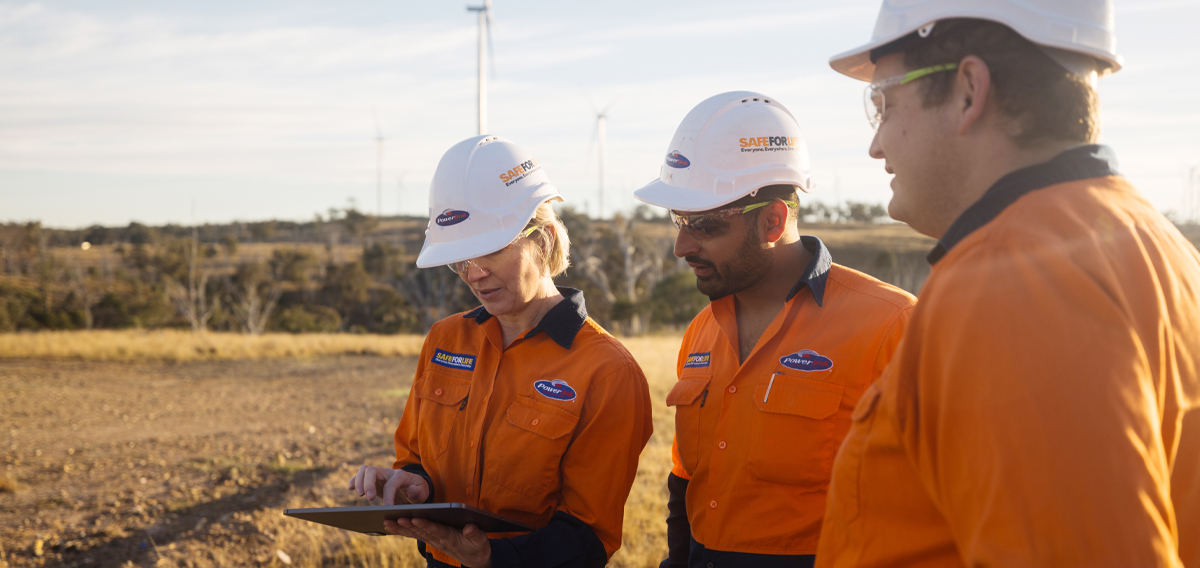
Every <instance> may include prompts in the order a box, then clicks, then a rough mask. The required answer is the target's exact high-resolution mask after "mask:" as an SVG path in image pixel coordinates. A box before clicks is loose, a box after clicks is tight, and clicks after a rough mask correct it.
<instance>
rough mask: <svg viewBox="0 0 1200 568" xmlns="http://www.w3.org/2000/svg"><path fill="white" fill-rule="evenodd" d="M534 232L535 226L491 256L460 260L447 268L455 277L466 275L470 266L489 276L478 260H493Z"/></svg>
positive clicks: (488, 272)
mask: <svg viewBox="0 0 1200 568" xmlns="http://www.w3.org/2000/svg"><path fill="white" fill-rule="evenodd" d="M536 230H538V228H537V227H536V226H534V227H530V228H528V229H525V230H524V231H521V233H520V234H518V235H517V236H516V237H514V238H513V240H512V242H511V243H508V244H507V245H504V248H502V249H500V250H498V251H496V252H493V253H491V254H485V255H483V256H481V257H479V258H473V259H471V260H460V261H458V262H454V263H450V264H449V265H447V266H449V267H450V270H452V271H454V273H455V274H457V275H459V276H465V275H466V274H467V271H468V270H470V269H471V267H472V266H474V267H475V268H478V269H480V270H482V271H483V272H484V276H487V275H488V274H491V273H492V271H491V270H488V269H486V268H484V267H482V266H480V265H479V260H480V259H483V258H495V257H496V256H497V255H499V254H500V253H502V252H504V251H506V250H508V249H510V248H512V246H513V245H515V244H517V241H519V240H521V239H523V238H525V237H528V236H529V235H532V234H533V232H534V231H536Z"/></svg>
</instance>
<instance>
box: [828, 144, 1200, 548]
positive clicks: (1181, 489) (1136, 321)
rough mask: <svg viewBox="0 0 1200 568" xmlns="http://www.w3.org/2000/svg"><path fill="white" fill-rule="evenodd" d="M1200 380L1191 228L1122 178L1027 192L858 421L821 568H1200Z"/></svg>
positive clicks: (936, 273) (945, 274)
mask: <svg viewBox="0 0 1200 568" xmlns="http://www.w3.org/2000/svg"><path fill="white" fill-rule="evenodd" d="M1090 148H1092V149H1094V148H1098V147H1090ZM1088 150H1089V148H1088V147H1085V148H1084V149H1083V151H1088ZM1070 167H1071V168H1074V167H1075V166H1070ZM1198 366H1200V254H1197V252H1196V249H1195V248H1194V247H1193V246H1192V245H1191V244H1190V243H1188V242H1187V241H1186V240H1184V238H1183V237H1182V236H1181V235H1180V233H1179V231H1178V230H1177V229H1176V228H1175V227H1174V226H1172V225H1171V224H1170V223H1169V222H1168V221H1167V220H1166V219H1164V218H1163V217H1162V215H1160V214H1159V213H1157V212H1156V211H1155V210H1154V208H1153V207H1152V206H1151V205H1150V204H1149V203H1147V202H1146V201H1145V200H1144V199H1142V198H1141V197H1140V196H1139V195H1138V193H1137V191H1136V190H1135V189H1134V188H1133V187H1131V186H1130V185H1129V184H1128V183H1127V182H1126V181H1125V180H1124V179H1123V178H1121V177H1118V176H1115V175H1109V176H1104V177H1093V178H1090V179H1076V180H1073V181H1068V182H1065V183H1053V184H1051V185H1048V186H1046V187H1043V188H1042V189H1038V190H1036V191H1032V192H1029V193H1026V194H1024V195H1023V196H1020V197H1019V198H1017V199H1016V200H1015V201H1014V202H1012V204H1011V205H1008V206H1007V207H1006V208H1004V209H1003V211H1002V212H1000V213H999V214H998V215H996V216H995V218H994V219H992V220H991V221H990V222H987V223H986V224H984V225H983V226H981V227H979V228H978V229H977V230H975V231H974V232H972V233H970V234H969V235H968V236H966V237H965V238H963V239H962V240H961V241H959V242H958V244H957V245H955V246H954V248H952V249H950V250H949V251H948V252H947V253H946V254H945V256H944V257H943V258H941V260H940V261H938V263H937V264H936V265H935V266H934V269H933V273H932V274H931V276H930V277H929V280H928V281H927V282H926V284H925V287H924V288H923V289H922V291H921V302H920V304H919V305H918V306H917V307H916V309H915V310H914V312H913V316H912V321H911V322H910V324H909V327H908V331H907V333H906V334H905V337H904V340H903V341H902V342H901V344H900V347H899V348H898V349H897V351H896V357H895V359H894V360H893V361H892V364H891V366H889V367H888V369H887V371H886V372H885V373H884V376H883V377H881V378H880V380H879V381H878V382H877V383H875V384H874V385H873V386H872V387H871V389H870V390H869V391H868V392H867V393H866V394H865V395H863V398H862V400H861V401H860V403H859V405H858V407H857V408H856V409H855V412H854V425H853V428H852V429H851V431H850V434H849V436H848V437H847V439H846V441H845V444H844V445H843V446H842V448H841V451H840V453H839V454H838V458H837V462H836V464H835V466H834V472H833V483H832V486H831V488H830V494H829V509H828V512H827V513H826V517H825V524H824V529H823V533H822V536H821V546H820V550H819V551H818V553H817V564H818V566H826V567H830V566H838V567H841V566H858V567H869V566H870V567H873V566H880V567H882V566H888V567H892V566H1089V567H1091V566H1122V567H1129V566H1138V567H1146V566H1181V565H1186V566H1189V567H1193V568H1195V567H1200V367H1198ZM1181 559H1182V562H1181Z"/></svg>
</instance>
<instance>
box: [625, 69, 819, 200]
mask: <svg viewBox="0 0 1200 568" xmlns="http://www.w3.org/2000/svg"><path fill="white" fill-rule="evenodd" d="M809 175H810V172H809V165H808V146H807V145H805V143H804V137H803V135H802V134H801V133H800V126H799V125H798V124H796V119H795V118H794V117H793V116H792V113H790V112H788V110H787V109H786V108H784V106H783V105H782V104H779V101H777V100H775V99H773V98H771V97H768V96H766V95H763V94H760V93H753V92H750V91H734V92H730V93H722V94H720V95H717V96H714V97H709V98H708V99H705V100H704V102H701V103H700V104H698V105H696V108H693V109H692V111H691V112H689V113H688V114H687V116H686V117H684V118H683V122H682V123H680V125H679V128H678V129H677V130H676V131H675V136H674V137H672V138H671V145H670V147H668V148H667V156H666V159H665V160H664V163H663V165H662V167H661V170H660V172H659V176H658V179H657V180H655V181H652V182H650V184H649V185H647V186H645V187H643V188H641V189H639V190H637V191H636V192H634V196H636V197H637V198H638V199H640V200H642V201H645V202H646V203H649V204H651V205H657V206H659V207H666V208H667V209H674V210H676V211H705V210H707V209H713V208H715V207H720V206H722V205H725V204H726V203H731V202H733V201H737V200H738V199H741V198H742V197H745V196H747V195H750V194H752V193H754V192H756V191H758V190H759V189H760V188H762V187H765V186H768V185H780V184H782V185H794V186H796V187H799V188H800V189H802V190H804V191H809V190H812V189H814V188H815V187H816V184H815V183H813V181H812V179H811V178H810V177H809Z"/></svg>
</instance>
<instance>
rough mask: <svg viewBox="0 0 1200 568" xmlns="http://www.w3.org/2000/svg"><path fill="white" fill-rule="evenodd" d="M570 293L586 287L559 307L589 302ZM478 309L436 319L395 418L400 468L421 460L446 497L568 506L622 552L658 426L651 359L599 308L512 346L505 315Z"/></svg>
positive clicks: (540, 520) (537, 517)
mask: <svg viewBox="0 0 1200 568" xmlns="http://www.w3.org/2000/svg"><path fill="white" fill-rule="evenodd" d="M571 292H573V293H574V294H575V295H577V296H579V297H578V298H576V297H575V296H572V297H570V298H568V299H567V300H564V302H563V303H562V304H560V306H563V305H564V304H567V303H568V302H571V301H575V300H578V301H579V302H581V301H582V299H581V296H580V295H579V292H578V291H577V290H574V291H571ZM555 309H558V308H557V307H556V308H555ZM477 312H479V310H477V311H476V312H472V313H470V314H468V317H463V315H461V314H460V315H456V316H451V317H449V318H446V319H444V320H442V321H440V322H438V323H437V324H435V325H434V326H433V329H432V330H430V332H429V335H428V337H427V338H426V340H425V345H424V347H423V348H422V351H421V360H420V363H419V364H418V366H417V373H416V379H415V380H414V382H413V386H412V393H411V394H410V395H409V397H408V403H407V405H406V406H405V409H404V415H403V417H402V418H401V420H400V425H399V427H398V428H397V429H396V436H395V442H396V462H395V464H394V465H393V467H395V468H401V467H403V466H405V465H409V464H420V465H421V466H422V467H423V468H424V470H425V472H426V473H428V474H429V477H430V478H431V479H432V481H433V490H434V496H435V499H436V501H437V502H442V503H446V502H461V503H467V504H469V505H473V506H475V507H479V508H480V509H483V510H486V511H491V512H493V513H497V514H499V515H503V516H505V517H509V518H512V519H515V520H518V521H521V522H524V523H526V524H529V525H532V526H534V527H543V526H545V525H546V524H547V523H548V522H549V521H550V519H551V517H552V516H554V514H555V512H556V511H561V512H564V513H567V514H569V515H571V516H573V517H575V518H577V519H579V520H581V521H583V522H584V523H586V524H587V525H589V526H590V527H591V529H592V530H593V531H594V532H595V534H596V536H597V537H599V539H600V541H601V542H602V543H603V544H604V549H605V551H606V552H607V553H608V555H609V556H612V554H613V552H615V551H616V550H617V548H619V547H620V545H621V523H622V519H623V515H624V508H625V500H626V498H627V497H628V495H629V489H630V487H631V486H632V484H633V478H634V475H635V474H636V473H637V466H638V456H639V455H640V454H641V452H642V449H643V448H644V447H645V445H646V442H647V441H648V440H649V439H650V434H651V433H652V431H653V426H652V423H651V416H650V408H651V406H650V392H649V388H648V386H647V384H646V378H645V376H644V375H643V374H642V371H641V368H640V367H638V365H637V363H636V362H635V361H634V359H633V357H632V356H631V355H630V354H629V352H628V351H626V350H625V348H624V347H623V346H622V345H621V344H620V343H619V342H618V341H617V340H616V339H614V338H613V337H612V336H611V335H609V334H608V333H607V332H605V331H604V330H603V329H602V328H601V327H600V326H599V325H597V324H596V323H595V322H594V321H593V320H592V319H591V318H587V319H586V321H584V322H582V327H580V328H579V330H578V332H577V333H574V339H573V341H572V340H571V339H570V336H571V333H565V334H564V333H562V332H561V330H560V332H559V333H557V334H554V336H553V337H552V334H550V333H539V332H537V329H536V328H535V329H534V330H533V333H527V334H524V335H523V336H521V337H519V338H518V339H516V340H515V341H514V342H513V343H512V344H510V345H509V346H508V347H507V349H506V348H505V347H504V342H503V337H502V333H501V330H500V325H499V322H498V321H497V320H496V318H494V317H487V318H486V319H484V321H482V322H480V321H478V320H479V319H480V318H475V317H469V316H472V315H475V314H476V313H477ZM549 317H550V314H548V315H547V318H549ZM564 335H565V339H564ZM556 337H557V338H558V339H559V340H562V341H564V342H565V343H566V344H567V345H569V346H570V348H569V349H567V348H565V347H564V346H563V345H560V344H559V343H558V342H556V340H555V338H556ZM492 536H493V538H495V537H497V536H504V535H492ZM429 550H430V551H431V552H432V555H433V557H434V559H436V560H438V561H441V562H444V563H446V564H450V565H454V566H458V565H459V564H458V562H456V561H455V560H453V559H452V558H450V557H449V556H447V555H445V554H443V553H441V552H440V551H437V550H435V549H433V548H432V547H430V548H429Z"/></svg>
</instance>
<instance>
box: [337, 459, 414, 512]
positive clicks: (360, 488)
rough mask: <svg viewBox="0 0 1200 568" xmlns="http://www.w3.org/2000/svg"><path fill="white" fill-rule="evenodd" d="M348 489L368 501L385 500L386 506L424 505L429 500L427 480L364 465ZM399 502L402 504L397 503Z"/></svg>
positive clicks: (393, 470)
mask: <svg viewBox="0 0 1200 568" xmlns="http://www.w3.org/2000/svg"><path fill="white" fill-rule="evenodd" d="M347 489H349V490H351V491H353V492H355V493H358V496H359V497H365V498H366V499H367V500H368V501H370V500H372V499H375V498H376V497H382V498H383V504H384V505H397V504H401V505H402V504H404V503H424V502H425V500H426V499H428V498H429V484H428V483H425V478H423V477H421V476H419V475H417V474H415V473H409V472H407V471H404V470H399V469H392V468H389V467H375V466H371V465H364V466H362V467H360V468H358V473H357V474H355V475H354V477H351V478H350V485H349V486H348V487H347ZM397 500H399V501H400V503H396V501H397Z"/></svg>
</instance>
